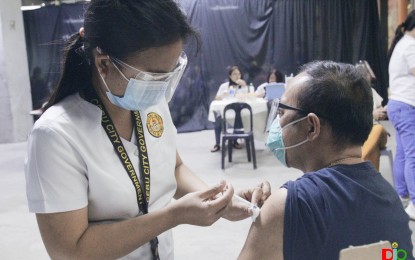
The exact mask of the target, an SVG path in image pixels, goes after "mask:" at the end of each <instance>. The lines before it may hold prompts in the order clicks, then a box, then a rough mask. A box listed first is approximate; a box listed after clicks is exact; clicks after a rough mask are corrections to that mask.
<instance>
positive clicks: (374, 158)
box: [356, 61, 388, 171]
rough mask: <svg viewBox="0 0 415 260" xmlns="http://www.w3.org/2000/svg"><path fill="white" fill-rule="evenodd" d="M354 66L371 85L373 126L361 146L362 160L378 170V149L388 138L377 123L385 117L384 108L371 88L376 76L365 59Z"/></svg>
mask: <svg viewBox="0 0 415 260" xmlns="http://www.w3.org/2000/svg"><path fill="white" fill-rule="evenodd" d="M356 68H358V69H362V70H363V71H364V72H365V73H366V75H367V79H368V81H369V82H370V85H371V87H372V97H373V127H372V130H371V131H370V133H369V136H368V138H367V139H366V141H365V142H364V144H363V146H362V160H364V161H371V162H372V164H373V166H375V168H376V170H378V171H379V160H380V151H381V150H382V149H385V147H386V142H387V140H388V133H387V132H386V129H385V128H384V127H383V126H382V125H381V124H379V123H378V120H385V119H386V116H387V115H386V108H384V107H383V106H382V101H383V98H382V97H381V96H380V95H379V94H378V93H377V92H376V90H375V89H374V88H373V86H374V84H375V82H376V76H375V74H374V73H373V70H372V69H371V68H370V65H369V64H368V63H367V61H359V62H358V63H357V64H356Z"/></svg>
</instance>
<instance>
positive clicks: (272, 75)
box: [255, 69, 284, 98]
mask: <svg viewBox="0 0 415 260" xmlns="http://www.w3.org/2000/svg"><path fill="white" fill-rule="evenodd" d="M271 82H277V83H278V82H284V76H283V75H282V73H281V72H280V71H278V70H276V69H272V70H271V71H270V72H269V73H268V77H267V82H264V83H262V84H261V85H259V86H258V88H257V89H256V90H255V95H256V96H257V97H261V98H263V97H265V93H266V86H267V84H268V83H271Z"/></svg>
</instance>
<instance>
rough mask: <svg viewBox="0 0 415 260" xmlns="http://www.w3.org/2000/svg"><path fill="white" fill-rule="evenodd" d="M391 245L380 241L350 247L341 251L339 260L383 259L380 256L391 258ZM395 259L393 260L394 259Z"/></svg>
mask: <svg viewBox="0 0 415 260" xmlns="http://www.w3.org/2000/svg"><path fill="white" fill-rule="evenodd" d="M391 248H392V247H391V243H390V242H389V241H380V242H377V243H372V244H368V245H361V246H350V247H349V248H345V249H342V250H341V251H340V254H339V260H367V259H383V258H382V254H386V255H387V257H388V258H387V259H392V258H390V257H391V251H392V250H391ZM394 259H395V258H394Z"/></svg>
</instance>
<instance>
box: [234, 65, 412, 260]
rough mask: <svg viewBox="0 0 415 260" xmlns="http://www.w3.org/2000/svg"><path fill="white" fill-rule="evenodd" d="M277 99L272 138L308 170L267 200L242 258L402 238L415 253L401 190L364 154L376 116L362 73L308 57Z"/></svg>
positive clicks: (323, 252)
mask: <svg viewBox="0 0 415 260" xmlns="http://www.w3.org/2000/svg"><path fill="white" fill-rule="evenodd" d="M276 105H277V106H278V116H277V118H276V119H275V120H274V122H273V124H272V126H271V129H270V133H269V136H268V140H267V146H268V148H269V149H270V150H271V151H272V152H273V154H274V156H275V157H276V158H277V159H278V160H279V161H280V162H281V163H282V164H284V165H286V166H287V167H294V168H297V169H299V170H301V171H302V172H304V173H305V174H304V175H303V176H302V177H300V178H298V179H297V180H295V181H289V182H287V183H285V184H284V185H283V186H282V187H281V188H280V189H279V190H278V191H277V192H275V193H273V194H272V195H271V196H270V197H269V198H268V200H267V201H265V203H264V205H263V206H262V209H261V214H260V215H259V217H258V219H257V220H256V221H255V223H254V224H253V225H252V226H251V229H250V231H249V234H248V237H247V240H246V242H245V245H244V247H243V249H242V251H241V253H240V256H239V259H286V260H291V259H293V260H298V259H338V258H339V251H340V250H341V249H343V248H347V247H349V246H350V245H363V244H369V243H373V242H378V241H379V240H388V241H390V242H391V243H392V242H397V243H398V244H399V248H400V249H404V250H406V252H407V253H408V259H412V243H411V231H410V229H409V226H408V221H409V218H408V216H407V215H406V213H405V211H404V209H403V207H402V204H401V203H400V199H399V197H398V195H397V194H396V192H395V191H394V189H393V188H392V186H391V185H390V184H389V183H388V182H387V181H386V180H385V179H384V178H383V177H382V175H380V174H378V173H377V171H376V169H375V168H374V167H373V165H372V164H371V163H370V162H364V161H362V159H361V146H362V144H363V142H364V141H365V140H366V138H367V136H368V134H369V132H370V130H371V128H372V124H373V122H372V120H373V119H372V109H373V103H372V93H371V89H370V85H369V82H368V81H367V80H366V78H365V77H364V75H363V73H362V72H361V71H359V70H358V69H356V68H355V67H354V66H352V65H347V64H341V63H334V62H330V61H323V62H314V63H309V64H306V65H305V66H304V67H303V70H302V72H301V73H300V74H299V75H297V76H296V77H295V78H294V79H292V80H291V81H290V82H289V83H288V86H287V91H286V92H285V93H284V94H283V96H282V98H281V102H280V103H278V102H277V103H276Z"/></svg>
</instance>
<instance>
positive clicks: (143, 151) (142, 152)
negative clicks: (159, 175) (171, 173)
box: [87, 91, 160, 260]
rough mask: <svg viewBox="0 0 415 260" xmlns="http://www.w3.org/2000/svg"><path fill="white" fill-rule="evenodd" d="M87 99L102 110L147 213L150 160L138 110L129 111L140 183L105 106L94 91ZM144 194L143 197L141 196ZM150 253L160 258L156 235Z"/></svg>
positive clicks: (107, 128)
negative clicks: (133, 128)
mask: <svg viewBox="0 0 415 260" xmlns="http://www.w3.org/2000/svg"><path fill="white" fill-rule="evenodd" d="M87 99H88V101H89V102H90V103H92V104H94V105H96V106H98V107H99V108H100V109H101V111H102V119H101V125H102V127H103V128H104V130H105V132H106V133H107V135H108V138H109V139H110V141H111V143H112V145H113V146H114V149H115V151H116V152H117V155H118V158H119V159H120V161H121V163H122V165H123V166H124V169H125V170H126V171H127V173H128V176H129V177H130V179H131V181H132V183H133V185H134V187H135V190H136V196H137V204H138V208H139V209H140V211H141V212H143V214H147V213H148V203H149V201H150V162H149V160H148V153H147V145H146V140H145V137H144V130H143V124H142V120H141V116H140V112H138V111H134V112H131V116H132V120H133V122H134V127H135V130H136V131H135V135H136V138H137V142H138V146H139V147H138V158H139V163H138V164H139V169H140V176H141V184H140V181H139V180H138V177H137V174H136V171H135V169H134V166H133V164H132V163H131V160H130V157H129V156H128V154H127V152H126V151H125V147H124V145H123V143H122V141H121V138H120V136H119V135H118V133H117V130H116V129H115V126H114V123H113V122H112V120H111V118H110V117H109V114H108V112H107V110H106V109H105V106H104V105H103V103H102V101H101V100H100V99H99V98H98V96H97V94H96V92H95V91H93V92H92V91H91V92H89V93H87ZM141 185H144V186H145V192H143V189H142V186H141ZM143 196H144V197H143ZM150 245H151V253H152V255H153V260H160V256H159V253H158V239H157V237H155V238H153V239H151V241H150Z"/></svg>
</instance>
